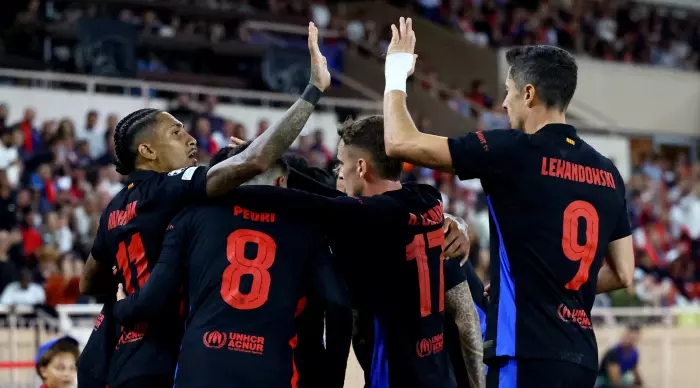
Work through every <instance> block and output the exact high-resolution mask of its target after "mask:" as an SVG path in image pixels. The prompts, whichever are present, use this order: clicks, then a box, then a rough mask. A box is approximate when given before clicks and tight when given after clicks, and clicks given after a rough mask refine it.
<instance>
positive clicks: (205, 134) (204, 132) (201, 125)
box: [194, 117, 219, 156]
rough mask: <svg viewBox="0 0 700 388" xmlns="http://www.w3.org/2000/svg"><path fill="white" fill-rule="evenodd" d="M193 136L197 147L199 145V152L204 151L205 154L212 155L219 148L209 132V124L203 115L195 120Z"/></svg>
mask: <svg viewBox="0 0 700 388" xmlns="http://www.w3.org/2000/svg"><path fill="white" fill-rule="evenodd" d="M194 138H195V140H197V147H199V150H200V152H204V153H205V154H206V155H209V156H211V155H214V154H215V153H216V151H218V150H219V146H218V145H217V144H216V141H214V137H213V136H212V133H211V124H210V123H209V120H208V119H206V118H204V117H201V118H199V119H198V120H197V125H196V126H195V131H194Z"/></svg>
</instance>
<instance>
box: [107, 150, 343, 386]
mask: <svg viewBox="0 0 700 388" xmlns="http://www.w3.org/2000/svg"><path fill="white" fill-rule="evenodd" d="M243 149H245V147H238V148H237V149H234V150H231V151H230V153H231V154H238V153H239V152H241V151H242V150H243ZM226 151H228V150H223V152H224V155H225V153H226ZM221 159H223V158H221ZM215 161H216V157H215V159H214V160H213V162H215ZM286 178H287V173H286V164H285V163H284V162H283V161H281V160H280V161H279V162H278V164H277V165H276V166H275V167H273V168H272V169H270V170H269V171H267V172H265V173H264V174H261V175H259V176H258V177H255V178H253V179H252V180H251V181H250V182H249V184H251V185H278V186H285V181H286ZM247 187H248V188H249V189H250V190H252V191H253V192H255V191H257V190H259V189H260V188H259V187H258V186H247ZM286 193H287V192H286V191H284V190H280V191H278V195H276V196H275V202H277V203H284V204H285V205H286V206H294V203H292V202H289V200H287V198H286V195H285V194H286ZM168 230H169V231H168V232H167V234H166V238H165V241H164V245H163V251H162V254H161V258H160V259H159V260H158V263H157V264H156V266H155V268H154V270H153V273H152V275H151V277H150V278H149V281H147V282H146V284H145V285H144V287H143V288H142V289H141V290H140V291H139V292H137V293H135V294H132V295H130V296H129V297H128V299H126V300H124V301H121V302H117V304H116V305H115V308H114V312H115V317H116V318H117V319H118V320H119V321H121V322H129V321H139V320H148V321H153V320H154V319H156V318H157V317H158V316H159V315H160V314H162V312H163V311H164V310H163V308H162V306H165V305H167V303H168V300H170V299H172V297H173V295H177V291H178V289H179V288H180V285H181V284H182V280H181V279H182V278H183V274H186V275H184V277H185V279H186V281H185V288H186V289H187V290H188V294H189V300H190V312H189V314H188V317H187V328H186V330H185V334H184V337H183V340H182V349H181V351H180V357H179V360H178V365H179V366H178V373H177V378H176V381H175V386H176V387H193V386H196V387H212V388H214V387H221V386H225V385H226V384H228V383H229V382H235V383H236V386H237V387H241V388H247V387H250V388H254V387H269V388H275V387H297V381H298V378H299V376H298V373H297V368H296V360H295V357H294V355H295V353H294V351H295V348H296V346H297V343H298V337H297V334H296V330H295V326H296V325H295V317H297V316H298V315H299V314H304V313H302V311H303V310H304V309H305V305H306V303H307V302H306V301H307V300H308V298H310V297H318V298H319V299H320V300H321V301H322V302H321V303H320V304H319V305H320V306H321V307H322V308H323V309H322V310H321V314H323V312H325V318H326V322H327V339H328V340H327V341H326V348H325V354H326V358H325V359H324V360H323V361H324V362H323V363H322V364H319V365H317V366H316V367H317V368H319V369H320V373H319V374H322V375H323V376H324V377H325V378H326V380H325V381H324V383H325V385H324V386H325V387H329V388H333V387H342V386H343V383H344V380H345V366H346V362H347V357H348V352H349V349H350V336H351V333H352V315H351V312H350V305H349V298H348V296H347V291H346V290H345V287H344V283H343V282H342V280H341V279H340V278H339V274H338V273H337V272H336V271H335V269H334V268H333V262H332V261H331V259H330V250H329V247H328V242H327V241H326V239H325V236H324V232H323V231H322V230H321V229H319V228H318V227H317V226H313V225H311V224H309V223H308V221H305V220H304V218H301V217H290V216H287V215H286V214H283V213H275V212H272V211H269V206H268V204H267V202H266V201H260V200H257V199H256V198H255V197H254V196H252V197H250V198H248V199H243V200H238V199H237V197H236V191H234V192H232V193H231V194H229V195H228V196H226V197H225V198H222V199H221V200H219V201H218V202H215V203H211V204H207V205H194V206H190V207H188V208H187V209H185V210H183V211H182V212H181V213H180V214H179V215H178V216H177V217H176V218H175V219H174V220H173V221H172V223H171V225H170V226H169V227H168ZM122 297H123V295H122V296H120V298H122ZM159 306H161V307H159ZM322 317H323V315H322ZM321 324H323V323H322V322H321ZM321 333H322V332H321ZM321 368H322V369H321Z"/></svg>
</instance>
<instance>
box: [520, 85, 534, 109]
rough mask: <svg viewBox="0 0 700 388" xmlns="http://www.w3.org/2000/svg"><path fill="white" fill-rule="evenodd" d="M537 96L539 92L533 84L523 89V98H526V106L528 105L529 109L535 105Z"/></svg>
mask: <svg viewBox="0 0 700 388" xmlns="http://www.w3.org/2000/svg"><path fill="white" fill-rule="evenodd" d="M536 95H537V90H536V89H535V87H534V86H533V85H532V84H527V85H525V87H524V88H523V97H525V105H527V107H528V108H532V105H533V104H534V103H535V97H536Z"/></svg>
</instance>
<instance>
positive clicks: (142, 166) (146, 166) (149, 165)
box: [136, 160, 171, 172]
mask: <svg viewBox="0 0 700 388" xmlns="http://www.w3.org/2000/svg"><path fill="white" fill-rule="evenodd" d="M136 169H137V170H146V171H155V172H170V171H171V170H168V169H166V168H164V167H163V166H161V165H160V163H158V162H157V161H155V160H153V161H148V162H145V163H137V164H136Z"/></svg>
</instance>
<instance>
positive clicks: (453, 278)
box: [443, 259, 467, 292]
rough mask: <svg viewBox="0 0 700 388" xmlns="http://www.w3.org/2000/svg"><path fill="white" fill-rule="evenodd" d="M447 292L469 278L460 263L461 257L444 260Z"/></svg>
mask: <svg viewBox="0 0 700 388" xmlns="http://www.w3.org/2000/svg"><path fill="white" fill-rule="evenodd" d="M443 266H444V268H443V269H444V276H445V292H447V291H449V290H451V289H453V288H455V287H457V286H458V285H460V284H461V283H463V282H465V281H466V280H467V276H466V275H465V274H464V271H462V268H461V266H460V265H459V259H448V260H444V263H443Z"/></svg>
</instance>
